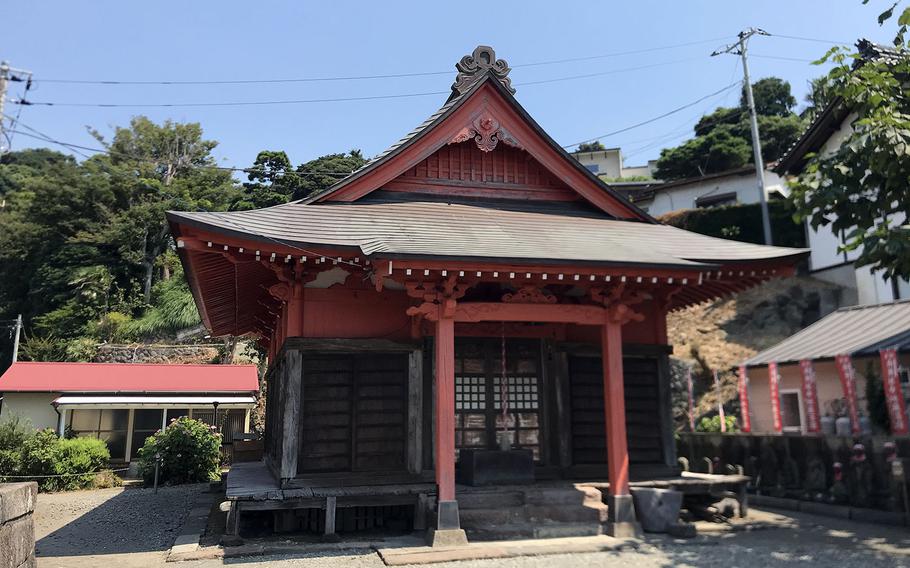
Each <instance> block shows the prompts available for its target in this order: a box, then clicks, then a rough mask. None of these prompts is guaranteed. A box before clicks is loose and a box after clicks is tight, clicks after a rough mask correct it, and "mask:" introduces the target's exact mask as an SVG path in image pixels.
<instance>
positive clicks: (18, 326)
mask: <svg viewBox="0 0 910 568" xmlns="http://www.w3.org/2000/svg"><path fill="white" fill-rule="evenodd" d="M20 333H22V314H19V316H18V317H16V331H15V332H13V363H15V362H16V361H18V360H19V334H20Z"/></svg>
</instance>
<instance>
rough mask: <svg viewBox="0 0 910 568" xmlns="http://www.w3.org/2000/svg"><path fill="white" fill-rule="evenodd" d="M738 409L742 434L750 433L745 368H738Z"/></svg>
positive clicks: (741, 366) (747, 382)
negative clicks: (740, 415)
mask: <svg viewBox="0 0 910 568" xmlns="http://www.w3.org/2000/svg"><path fill="white" fill-rule="evenodd" d="M737 387H738V388H739V408H740V412H741V414H742V427H743V432H751V431H752V417H751V416H750V414H749V375H747V374H746V366H745V365H740V367H739V383H738V384H737Z"/></svg>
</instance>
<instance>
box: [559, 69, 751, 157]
mask: <svg viewBox="0 0 910 568" xmlns="http://www.w3.org/2000/svg"><path fill="white" fill-rule="evenodd" d="M739 84H740V83H739V81H737V82H735V83H731V84H729V85H727V86H726V87H723V88H720V89H718V90H716V91H714V92H713V93H708V94H707V95H705V96H703V97H699V98H698V99H696V100H694V101H692V102H691V103H686V104H684V105H682V106H680V107H676V108H675V109H673V110H670V111H667V112H665V113H663V114H660V115H658V116H655V117H654V118H649V119H648V120H643V121H641V122H637V123H635V124H633V125H631V126H626V127H625V128H620V129H619V130H614V131H612V132H607V133H606V134H601V135H600V136H596V137H594V138H588V139H586V140H582V141H581V142H575V143H573V144H568V145H566V146H563V148H572V147H573V146H578V145H579V144H584V143H585V142H594V141H596V140H602V139H603V138H607V137H609V136H614V135H616V134H621V133H623V132H627V131H629V130H632V129H633V128H638V127H639V126H644V125H645V124H650V123H652V122H656V121H658V120H660V119H662V118H666V117H668V116H670V115H673V114H676V113H677V112H680V111H683V110H685V109H687V108H689V107H693V106H695V105H697V104H698V103H700V102H702V101H704V100H706V99H710V98H711V97H713V96H715V95H718V94H720V93H723V92H724V91H726V90H728V89H732V88H733V87H736V86H738V85H739Z"/></svg>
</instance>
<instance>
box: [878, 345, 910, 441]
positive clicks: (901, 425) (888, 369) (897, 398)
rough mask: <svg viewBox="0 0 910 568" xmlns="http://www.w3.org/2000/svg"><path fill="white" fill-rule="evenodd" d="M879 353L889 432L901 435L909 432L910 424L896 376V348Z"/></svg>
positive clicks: (898, 379)
mask: <svg viewBox="0 0 910 568" xmlns="http://www.w3.org/2000/svg"><path fill="white" fill-rule="evenodd" d="M879 355H880V356H881V360H882V384H883V385H884V387H885V400H886V402H887V405H888V415H889V417H890V418H891V433H892V434H893V435H895V436H903V435H906V434H908V433H910V425H908V423H907V407H906V404H905V403H904V393H903V391H902V390H901V383H900V377H899V376H898V362H897V350H895V349H883V350H882V351H880V352H879Z"/></svg>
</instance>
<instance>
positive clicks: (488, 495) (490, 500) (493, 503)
mask: <svg viewBox="0 0 910 568" xmlns="http://www.w3.org/2000/svg"><path fill="white" fill-rule="evenodd" d="M455 498H456V499H458V509H459V510H460V511H464V510H467V509H493V508H500V507H520V506H522V505H524V504H525V500H524V493H523V492H522V491H496V490H490V491H470V492H465V493H457V494H456V497H455Z"/></svg>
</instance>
